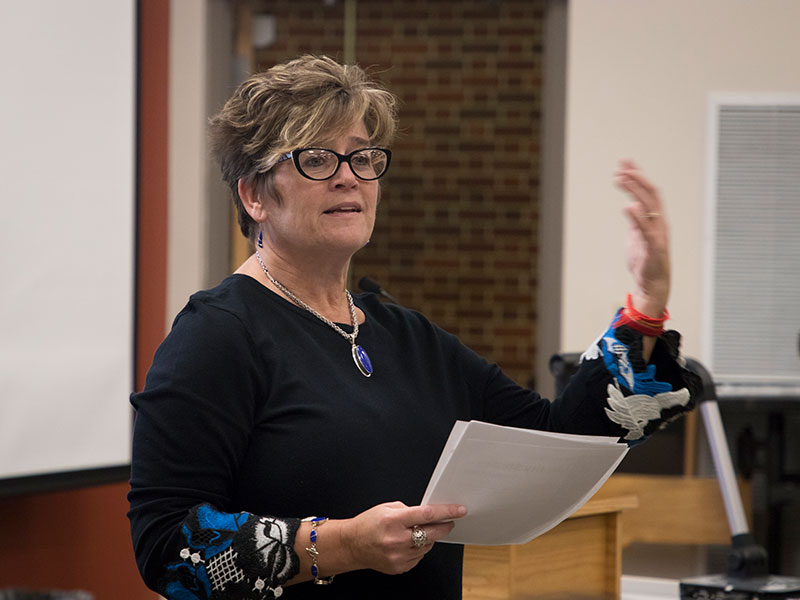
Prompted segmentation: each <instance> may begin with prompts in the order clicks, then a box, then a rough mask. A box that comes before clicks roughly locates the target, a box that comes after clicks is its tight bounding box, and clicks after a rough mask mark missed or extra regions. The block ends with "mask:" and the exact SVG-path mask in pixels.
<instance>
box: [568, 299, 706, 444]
mask: <svg viewBox="0 0 800 600" xmlns="http://www.w3.org/2000/svg"><path fill="white" fill-rule="evenodd" d="M620 310H621V309H620ZM614 322H616V317H615V318H614V320H613V321H612V323H614ZM642 343H643V342H642V334H641V333H639V332H637V331H635V330H633V329H631V328H630V327H628V326H627V325H622V326H619V327H616V328H615V327H614V326H613V325H612V326H610V327H609V328H608V329H607V330H606V331H605V332H604V333H603V334H602V335H600V336H599V337H598V338H597V339H596V340H595V341H594V342H593V343H592V345H591V346H590V347H589V348H588V350H586V352H584V353H583V355H582V356H581V367H580V368H581V369H586V368H592V367H594V368H597V367H598V366H599V365H600V364H602V365H603V367H604V370H605V372H606V373H607V374H608V377H607V381H604V382H603V383H604V384H605V387H604V390H603V395H604V396H605V403H606V405H607V406H606V407H605V409H604V412H605V415H606V417H607V418H608V419H609V420H610V421H611V422H613V423H615V424H616V425H618V426H619V427H620V428H621V430H622V431H623V435H622V436H621V437H622V438H623V439H624V440H625V441H626V442H628V444H629V445H632V444H635V443H637V442H641V441H643V440H645V439H647V438H648V437H649V436H650V434H652V433H653V432H654V431H655V430H657V429H658V428H660V427H664V426H665V425H666V424H667V423H669V422H670V421H673V420H675V419H676V418H678V417H679V416H680V415H682V414H684V413H686V412H688V411H690V410H691V409H692V408H694V405H695V402H696V401H697V397H698V396H699V393H700V390H701V389H702V384H701V382H700V379H699V377H698V376H697V375H695V374H694V373H692V372H690V371H688V370H687V369H686V362H685V361H684V359H683V358H682V357H681V355H680V352H679V346H680V334H679V333H678V332H676V331H665V332H664V333H663V334H662V335H661V336H660V337H659V338H658V339H657V340H656V345H655V348H654V350H653V353H652V355H651V357H650V361H649V362H645V360H644V358H643V355H642Z"/></svg>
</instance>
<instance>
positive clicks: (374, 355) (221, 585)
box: [129, 56, 695, 600]
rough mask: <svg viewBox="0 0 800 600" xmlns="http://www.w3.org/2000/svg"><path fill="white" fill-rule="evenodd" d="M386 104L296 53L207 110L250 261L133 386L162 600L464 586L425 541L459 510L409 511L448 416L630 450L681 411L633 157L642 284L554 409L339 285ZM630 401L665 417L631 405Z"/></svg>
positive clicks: (146, 565) (446, 547)
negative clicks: (594, 439) (138, 388)
mask: <svg viewBox="0 0 800 600" xmlns="http://www.w3.org/2000/svg"><path fill="white" fill-rule="evenodd" d="M394 107H395V100H394V98H393V96H392V95H391V94H390V93H389V92H387V91H386V90H384V89H383V88H381V87H380V86H379V85H377V84H376V83H373V82H371V81H369V80H367V79H366V77H365V75H364V73H363V71H361V70H360V69H359V68H358V67H354V66H342V65H339V64H337V63H336V62H334V61H333V60H331V59H328V58H320V57H311V56H305V57H301V58H299V59H296V60H294V61H291V62H289V63H286V64H283V65H278V66H276V67H273V68H272V69H270V70H269V71H267V72H265V73H260V74H257V75H254V76H253V77H251V78H250V79H249V80H248V81H246V82H245V83H244V84H243V85H242V86H241V87H240V88H239V89H238V90H237V91H236V93H235V94H234V95H233V97H232V98H231V99H230V100H229V101H228V103H227V104H226V105H225V107H224V108H223V109H222V111H221V112H220V113H219V114H218V115H217V116H216V117H215V118H214V119H212V122H211V136H212V144H213V147H214V151H215V153H216V156H217V158H218V160H219V162H220V165H221V168H222V174H223V177H224V179H225V180H226V182H227V183H228V184H229V185H230V187H231V191H232V194H233V197H234V202H235V204H236V207H237V209H238V215H239V223H240V226H241V229H242V232H243V233H244V235H246V236H247V237H248V238H250V239H251V240H252V241H253V242H254V245H255V248H256V252H255V253H254V254H253V256H251V257H250V258H249V259H248V260H247V261H245V263H244V264H243V265H241V267H239V268H238V269H237V271H236V273H234V274H233V275H231V276H230V277H228V278H227V279H225V280H224V281H223V282H222V283H221V284H220V285H219V286H218V287H216V288H214V289H212V290H208V291H204V292H199V293H197V294H195V295H194V296H192V298H191V299H190V300H189V303H188V304H187V306H186V307H185V308H184V309H183V311H182V312H181V313H180V314H179V315H178V317H177V318H176V320H175V323H174V325H173V330H172V332H171V333H170V335H169V336H168V337H167V339H166V340H165V341H164V343H163V344H162V345H161V347H160V348H159V350H158V352H157V353H156V356H155V359H154V362H153V366H152V368H151V369H150V371H149V373H148V377H147V383H146V387H145V390H144V391H143V392H141V393H139V394H134V395H133V397H132V402H133V404H134V406H135V407H136V409H137V420H136V426H135V432H134V448H133V460H132V476H131V488H132V489H131V492H130V496H129V499H130V503H131V510H130V513H129V516H130V519H131V526H132V531H133V538H134V546H135V550H136V556H137V562H138V564H139V568H140V570H141V572H142V575H143V577H144V579H145V581H146V582H147V583H148V585H150V586H151V587H153V588H154V589H156V590H158V591H159V592H160V593H161V594H163V595H165V596H166V597H167V598H178V599H184V598H206V597H211V598H236V599H240V598H273V597H278V596H279V595H282V594H284V595H285V597H287V598H307V597H311V595H312V594H317V596H319V597H322V596H325V597H328V598H348V599H353V598H408V597H416V598H430V599H436V600H442V599H449V598H460V597H461V558H462V548H461V547H460V546H458V545H453V544H434V542H436V541H437V540H440V539H442V538H444V537H445V536H446V535H447V534H448V532H449V531H450V530H451V529H452V527H453V526H454V521H455V520H457V519H458V518H460V517H461V516H463V515H464V514H465V511H466V508H465V507H462V506H458V505H433V506H424V507H422V506H418V503H419V501H420V499H421V498H422V495H423V492H424V490H425V487H426V484H427V481H428V478H429V477H430V474H431V472H432V471H433V468H434V466H435V464H436V461H437V459H438V457H439V453H440V452H441V449H442V447H443V445H444V442H445V441H446V439H447V436H448V434H449V432H450V429H451V427H452V425H453V423H454V422H455V421H456V420H457V419H463V420H469V419H478V420H483V421H489V422H493V423H498V424H502V425H512V426H517V427H528V428H537V429H549V430H555V431H565V432H574V433H592V434H603V435H619V436H622V437H625V438H627V439H628V440H631V441H633V440H638V439H642V438H643V437H645V436H646V435H648V434H649V433H650V432H651V431H652V430H653V429H654V428H655V427H656V426H657V425H658V424H659V423H661V422H662V421H663V420H664V419H665V418H671V417H673V416H675V415H677V414H678V413H680V412H682V411H684V410H686V409H687V408H688V407H689V406H690V405H691V398H690V396H691V394H690V390H689V389H687V383H688V385H689V387H692V388H693V386H694V385H695V384H694V381H693V380H692V379H691V376H690V375H688V374H687V373H686V372H685V371H684V370H683V369H682V368H681V367H680V366H679V365H678V364H677V362H676V358H677V339H678V338H677V334H674V332H667V333H664V334H663V335H662V331H663V320H664V317H665V314H666V302H667V297H668V294H669V284H670V281H669V275H670V271H669V260H668V249H667V227H666V223H665V222H664V219H663V218H662V216H661V212H662V209H661V203H660V200H659V197H658V194H657V193H656V191H655V190H654V188H653V187H652V186H651V185H650V184H649V183H648V182H647V180H646V179H645V178H644V177H643V176H642V175H641V174H640V173H639V171H638V170H637V169H636V167H635V166H633V165H632V164H631V163H624V164H623V165H622V166H621V168H620V170H619V173H618V181H619V185H620V186H621V187H622V188H623V189H624V190H626V191H627V192H628V193H629V194H630V195H631V197H632V199H633V202H632V203H631V204H630V206H629V207H628V208H627V213H628V217H629V219H630V222H631V236H630V248H629V267H630V270H631V272H632V274H633V276H634V278H635V280H636V283H637V289H636V290H635V292H634V294H633V295H632V297H629V301H628V308H626V309H624V310H621V311H620V312H619V313H618V315H617V316H616V317H615V320H614V323H613V324H612V326H611V327H610V328H609V329H608V331H606V333H605V334H604V335H603V336H601V338H599V339H598V342H597V343H596V344H594V345H593V347H592V348H591V349H590V351H589V352H587V354H586V355H585V360H584V362H583V364H582V366H581V368H580V370H579V372H578V374H577V375H576V376H575V377H574V378H573V381H572V382H571V384H570V386H568V388H567V390H566V392H565V393H564V395H563V396H562V397H561V398H559V399H557V400H556V401H555V402H553V403H550V402H548V401H547V400H544V399H542V398H541V397H539V396H538V395H537V394H536V393H535V392H533V391H531V390H526V389H523V388H520V387H519V386H517V385H516V384H515V383H514V382H512V381H511V380H510V379H509V378H507V377H506V376H505V375H504V374H503V373H502V372H501V371H500V369H499V368H498V367H497V366H496V365H490V364H489V363H487V362H486V361H485V360H484V359H482V358H481V357H479V356H477V355H476V354H475V353H473V352H471V351H470V350H469V349H467V348H465V347H464V346H463V345H461V344H460V342H459V341H458V340H457V339H456V338H455V337H454V336H451V335H449V334H447V333H445V332H444V331H442V330H441V329H439V328H437V327H436V326H435V325H433V324H431V323H430V322H429V321H427V320H426V319H425V318H424V317H423V316H421V315H419V314H417V313H415V312H413V311H409V310H406V309H403V308H401V307H398V306H396V305H385V304H382V303H380V302H379V301H378V300H377V297H376V296H374V295H372V294H364V295H359V296H356V297H352V296H351V295H350V293H349V292H347V291H346V280H347V272H348V268H349V265H350V260H351V258H352V256H353V255H354V254H355V253H356V252H357V251H358V250H359V249H360V248H362V247H363V246H364V245H365V244H366V243H367V242H368V240H369V238H370V234H371V232H372V228H373V225H374V222H375V211H376V208H377V205H378V200H379V195H380V189H379V183H378V180H379V178H380V177H381V176H382V175H384V174H385V173H386V170H387V169H388V167H389V163H390V159H391V153H390V151H389V150H388V149H386V146H388V144H389V143H390V141H391V138H392V135H393V132H394V128H395V113H394ZM648 361H649V364H647V363H648ZM612 388H613V390H614V393H613V394H611V395H610V394H609V392H608V390H610V389H612ZM692 391H693V389H692ZM643 394H644V395H649V396H654V397H656V398H657V399H658V401H659V406H660V407H661V408H662V410H660V411H659V410H656V412H655V414H650V415H643V414H642V413H641V411H638V410H637V408H636V407H637V406H638V404H637V403H636V399H637V398H641V397H642V395H643ZM648 405H649V406H652V402H651V403H648ZM314 516H316V517H314ZM333 576H336V580H335V581H333V582H332V585H328V586H327V587H326V588H318V587H317V586H315V585H314V584H315V583H316V584H326V583H331V580H332V579H333ZM317 596H315V597H317Z"/></svg>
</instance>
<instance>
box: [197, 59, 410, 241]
mask: <svg viewBox="0 0 800 600" xmlns="http://www.w3.org/2000/svg"><path fill="white" fill-rule="evenodd" d="M396 106H397V99H396V98H395V96H394V95H393V94H392V93H391V92H389V91H388V90H386V89H385V88H384V87H383V86H382V85H381V84H380V83H378V82H376V81H374V80H371V79H369V78H368V77H367V74H366V73H365V72H364V70H363V69H361V68H360V67H358V66H356V65H342V64H339V63H338V62H336V61H335V60H333V59H331V58H328V57H327V56H312V55H305V56H301V57H299V58H296V59H294V60H291V61H289V62H286V63H283V64H279V65H275V66H274V67H272V68H271V69H269V70H267V71H263V72H261V73H256V74H255V75H252V76H251V77H249V78H248V79H247V80H246V81H245V82H244V83H242V84H241V85H240V86H239V88H238V89H237V90H236V91H235V92H234V94H233V96H231V98H230V99H229V100H228V101H227V102H226V103H225V106H223V108H222V110H220V111H219V113H218V114H216V115H215V116H214V117H212V118H211V120H210V122H209V138H210V144H211V151H212V153H213V155H214V157H215V158H216V160H217V162H218V163H219V165H220V169H221V170H222V178H223V179H224V180H225V182H226V183H227V184H228V186H229V187H230V189H231V193H232V196H233V202H234V204H235V206H236V209H237V214H238V219H239V227H240V229H241V230H242V234H244V236H245V237H247V238H249V239H251V240H252V239H253V237H254V236H255V232H256V227H255V221H253V219H252V218H251V217H250V215H249V214H247V211H246V210H245V208H244V205H243V204H242V199H241V198H240V197H239V192H238V182H239V180H240V179H244V180H245V181H247V182H248V183H250V184H252V185H255V186H256V189H259V190H263V191H266V192H267V193H269V194H270V195H271V196H273V197H275V199H276V200H278V201H280V198H279V197H278V195H277V193H276V191H275V189H274V185H273V181H272V179H273V177H272V172H271V169H272V167H273V166H274V165H275V163H276V162H277V160H278V158H280V157H281V156H282V155H283V154H285V153H287V152H291V151H292V150H295V149H297V148H302V147H305V146H313V145H318V144H319V143H321V142H322V141H323V140H328V139H331V138H335V137H336V136H338V135H341V134H343V133H344V132H345V131H347V130H348V129H349V128H350V127H352V125H353V124H354V123H357V122H363V123H364V126H365V127H366V130H367V135H368V137H369V140H370V143H371V144H375V145H376V146H387V145H389V144H390V143H391V141H392V138H393V137H394V132H395V128H396V125H397V113H396Z"/></svg>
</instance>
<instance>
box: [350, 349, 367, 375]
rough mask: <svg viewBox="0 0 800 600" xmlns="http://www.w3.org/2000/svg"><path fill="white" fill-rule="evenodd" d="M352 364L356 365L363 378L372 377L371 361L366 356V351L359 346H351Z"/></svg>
mask: <svg viewBox="0 0 800 600" xmlns="http://www.w3.org/2000/svg"><path fill="white" fill-rule="evenodd" d="M353 362H354V363H356V366H357V367H358V370H359V371H361V374H362V375H363V376H364V377H369V376H370V375H372V361H371V360H370V359H369V356H368V355H367V351H366V350H364V349H363V348H362V347H361V346H356V345H355V344H353Z"/></svg>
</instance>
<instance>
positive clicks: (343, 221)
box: [262, 123, 378, 257]
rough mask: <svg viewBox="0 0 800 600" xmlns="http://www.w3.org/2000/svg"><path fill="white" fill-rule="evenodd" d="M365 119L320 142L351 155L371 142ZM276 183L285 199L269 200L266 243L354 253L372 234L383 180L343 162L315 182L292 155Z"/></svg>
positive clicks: (290, 248) (280, 168) (277, 171)
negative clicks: (359, 173) (361, 174)
mask: <svg viewBox="0 0 800 600" xmlns="http://www.w3.org/2000/svg"><path fill="white" fill-rule="evenodd" d="M369 145H370V143H369V140H368V139H367V131H366V128H365V127H364V124H363V123H357V124H356V125H354V126H352V127H351V128H350V129H348V130H347V132H346V133H345V134H344V135H342V136H339V137H336V138H333V139H330V140H325V141H324V142H322V143H320V144H319V147H324V148H328V149H330V150H334V151H336V152H338V153H339V154H349V153H350V152H352V151H353V150H356V149H358V148H364V147H366V146H369ZM274 170H275V172H274V178H275V179H274V181H275V187H276V189H277V191H278V193H279V194H280V196H281V199H282V202H281V204H280V205H278V204H277V203H276V202H275V201H274V200H272V199H267V200H266V212H267V218H266V222H265V223H264V224H263V226H262V227H263V229H264V236H265V240H264V241H265V243H269V244H270V246H271V247H272V248H273V249H274V250H276V251H278V252H280V251H282V250H283V251H289V252H313V253H318V252H319V251H324V252H326V253H337V252H341V253H342V254H343V255H347V256H348V257H349V256H350V255H352V254H353V253H355V252H356V251H357V250H358V249H359V248H362V247H363V246H364V245H365V244H366V243H367V242H368V241H369V238H370V235H372V228H373V226H374V225H375V209H376V206H377V204H378V182H377V181H363V180H361V179H358V178H357V177H356V176H355V175H354V174H353V172H352V170H351V169H350V165H348V164H347V163H342V164H341V165H339V169H338V170H337V171H336V174H335V175H334V176H333V177H331V178H330V179H326V180H324V181H313V180H311V179H308V178H306V177H303V176H302V175H301V174H300V173H298V171H297V169H296V168H295V166H294V164H293V162H292V161H291V160H285V161H283V162H281V163H279V164H278V165H276V166H275V167H274Z"/></svg>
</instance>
